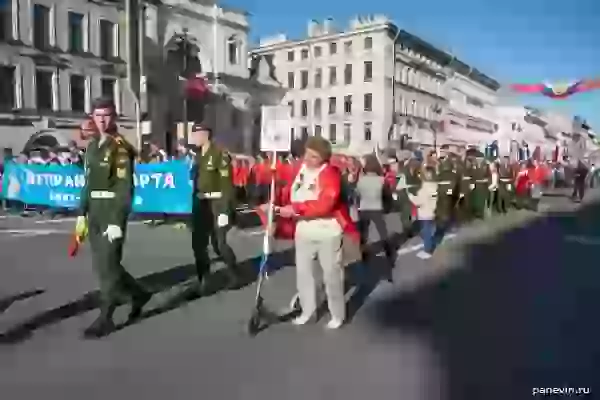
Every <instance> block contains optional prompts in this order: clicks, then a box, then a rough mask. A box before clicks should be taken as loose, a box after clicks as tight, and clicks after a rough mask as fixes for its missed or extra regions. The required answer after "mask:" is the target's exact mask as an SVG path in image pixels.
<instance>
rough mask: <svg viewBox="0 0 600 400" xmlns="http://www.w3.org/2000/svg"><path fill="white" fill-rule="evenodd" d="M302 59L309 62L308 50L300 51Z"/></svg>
mask: <svg viewBox="0 0 600 400" xmlns="http://www.w3.org/2000/svg"><path fill="white" fill-rule="evenodd" d="M300 58H301V59H303V60H308V49H302V50H300Z"/></svg>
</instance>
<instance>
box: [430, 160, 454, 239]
mask: <svg viewBox="0 0 600 400" xmlns="http://www.w3.org/2000/svg"><path fill="white" fill-rule="evenodd" d="M437 182H438V194H437V204H436V210H435V215H436V220H437V223H438V225H440V226H445V227H447V226H449V224H450V223H451V221H452V218H453V217H454V209H455V205H456V192H457V190H458V189H459V188H458V183H459V182H458V171H457V170H456V168H455V166H454V163H453V162H452V160H450V159H448V158H446V159H444V160H442V161H441V162H440V164H439V166H438V171H437Z"/></svg>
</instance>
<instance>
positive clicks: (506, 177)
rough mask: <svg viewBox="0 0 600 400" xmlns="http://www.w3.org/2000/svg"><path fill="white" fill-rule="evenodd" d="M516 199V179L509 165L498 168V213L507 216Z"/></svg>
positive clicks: (503, 164) (504, 164)
mask: <svg viewBox="0 0 600 400" xmlns="http://www.w3.org/2000/svg"><path fill="white" fill-rule="evenodd" d="M514 198H515V179H514V177H513V173H512V171H511V168H510V166H509V165H508V164H507V163H502V164H500V167H499V168H498V202H497V211H498V212H500V213H502V214H506V213H507V212H508V210H509V209H510V208H511V207H512V205H513V202H514Z"/></svg>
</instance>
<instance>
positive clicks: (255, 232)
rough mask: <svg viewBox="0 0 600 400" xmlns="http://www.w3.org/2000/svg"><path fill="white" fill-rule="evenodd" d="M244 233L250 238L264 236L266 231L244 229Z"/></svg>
mask: <svg viewBox="0 0 600 400" xmlns="http://www.w3.org/2000/svg"><path fill="white" fill-rule="evenodd" d="M242 232H243V233H244V235H248V236H259V235H264V234H265V230H264V229H252V230H250V229H244V230H242Z"/></svg>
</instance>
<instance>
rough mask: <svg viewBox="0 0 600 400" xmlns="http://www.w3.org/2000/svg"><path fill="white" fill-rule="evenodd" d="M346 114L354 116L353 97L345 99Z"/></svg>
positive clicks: (349, 96)
mask: <svg viewBox="0 0 600 400" xmlns="http://www.w3.org/2000/svg"><path fill="white" fill-rule="evenodd" d="M344 114H352V95H348V96H345V97H344Z"/></svg>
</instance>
